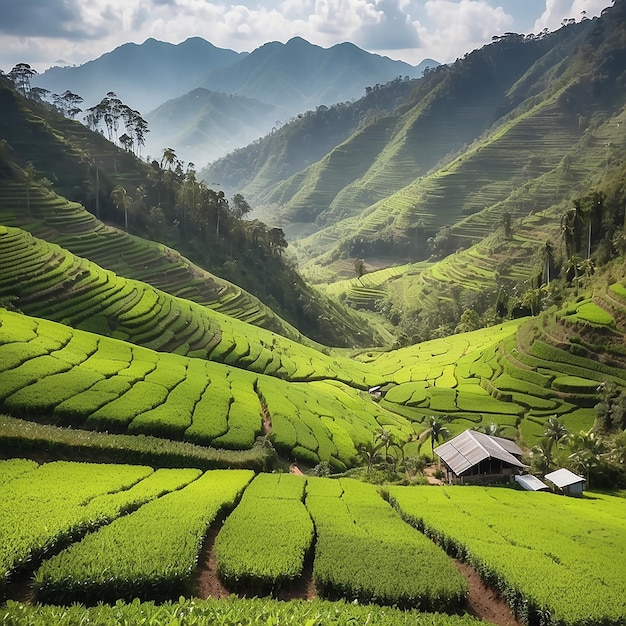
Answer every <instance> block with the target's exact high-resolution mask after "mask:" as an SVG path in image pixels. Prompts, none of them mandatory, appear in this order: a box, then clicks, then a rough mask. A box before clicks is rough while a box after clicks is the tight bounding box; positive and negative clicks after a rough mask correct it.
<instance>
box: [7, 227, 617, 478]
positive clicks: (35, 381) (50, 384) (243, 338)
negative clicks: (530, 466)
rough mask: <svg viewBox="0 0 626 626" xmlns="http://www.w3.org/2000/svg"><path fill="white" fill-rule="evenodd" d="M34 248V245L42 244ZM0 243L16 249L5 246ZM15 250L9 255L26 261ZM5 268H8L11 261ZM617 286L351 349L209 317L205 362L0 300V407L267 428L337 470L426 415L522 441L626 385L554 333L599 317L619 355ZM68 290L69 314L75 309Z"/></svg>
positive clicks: (574, 421) (585, 414) (586, 416)
mask: <svg viewBox="0 0 626 626" xmlns="http://www.w3.org/2000/svg"><path fill="white" fill-rule="evenodd" d="M11 233H13V234H14V235H16V236H21V235H20V231H13V230H12V229H5V233H4V235H0V236H6V237H9V236H10V235H11ZM31 247H32V250H31V253H35V254H36V253H37V251H38V250H40V246H38V245H35V246H31ZM2 249H3V250H9V251H11V250H12V248H11V246H10V245H9V246H3V247H2ZM21 249H22V248H21V247H20V246H18V247H16V248H15V250H21ZM45 249H46V251H47V252H48V253H51V254H53V255H54V254H55V253H57V252H58V249H57V250H55V249H51V248H49V247H48V248H45ZM17 256H18V259H17V261H16V262H18V263H20V264H23V263H25V262H24V260H23V257H22V256H21V255H20V254H18V255H17ZM42 258H43V259H45V260H46V261H42V262H41V266H42V267H46V268H48V269H49V270H50V274H51V275H52V276H54V275H55V266H54V264H53V263H51V262H50V260H49V258H48V257H47V256H45V255H43V257H42ZM72 258H73V259H75V257H72ZM63 259H65V257H63ZM59 266H63V261H62V262H61V263H60V264H59ZM78 267H79V268H80V267H83V266H81V265H80V263H78ZM6 268H7V269H6V271H7V272H9V274H10V272H11V264H7V265H6ZM21 275H22V276H23V279H22V280H21V281H19V289H20V290H22V291H24V294H25V300H24V302H23V304H25V305H28V292H29V290H31V291H32V290H34V289H35V286H36V285H39V287H40V288H41V282H40V281H39V280H38V278H39V277H38V274H37V273H36V271H35V270H33V271H32V272H31V275H30V276H29V274H28V273H22V274H21ZM56 275H63V273H60V274H59V273H57V274H56ZM44 276H46V279H48V277H47V274H45V275H44ZM50 280H52V279H50ZM138 285H139V284H138ZM617 285H620V283H616V284H615V285H612V286H611V288H610V289H609V290H607V292H606V296H605V298H602V297H600V296H598V297H594V299H593V301H591V300H589V301H585V300H583V301H581V302H579V303H577V305H576V306H574V308H572V309H565V310H564V311H563V312H562V313H561V314H560V317H558V318H557V319H559V320H560V322H558V323H557V324H556V325H555V326H554V327H549V326H548V327H545V328H543V327H542V326H538V325H535V324H532V323H530V322H528V323H526V324H523V322H522V321H514V322H508V323H506V324H502V325H500V326H497V327H492V328H488V329H484V330H481V331H475V332H473V333H465V334H461V335H456V336H452V337H449V338H446V339H441V340H434V341H429V342H425V343H422V344H419V345H417V346H412V347H410V348H405V349H402V350H396V351H394V352H389V353H381V352H376V351H368V352H362V353H360V354H355V355H354V358H352V359H350V360H349V359H345V358H340V357H335V358H333V357H332V356H327V355H324V354H322V353H319V352H315V351H313V350H311V349H308V348H305V347H303V346H300V345H298V344H291V343H289V344H287V343H286V342H288V340H286V339H284V338H279V337H274V338H273V339H272V342H271V343H270V342H269V341H268V340H267V338H264V339H262V338H261V337H264V336H263V333H266V332H267V331H263V330H262V329H258V328H256V327H253V326H251V327H248V328H247V329H244V328H243V326H240V327H237V325H241V324H242V323H241V322H238V321H236V320H231V319H230V318H220V319H219V327H218V326H217V324H216V325H215V327H214V330H213V335H212V336H215V335H218V336H219V337H220V340H219V342H217V340H215V341H213V344H214V345H213V348H212V349H210V350H207V352H206V353H204V354H205V355H206V356H208V358H209V359H210V360H209V361H207V360H204V359H203V360H199V359H196V358H189V357H185V356H183V355H177V354H172V353H162V352H161V353H159V352H154V351H151V350H149V349H147V348H145V347H140V346H138V345H136V344H129V343H125V342H122V341H120V340H117V339H114V338H109V337H104V336H98V335H93V334H89V333H85V332H82V331H80V330H74V329H72V328H70V327H67V326H63V325H59V324H55V323H53V322H50V321H47V320H43V319H38V318H29V317H25V316H21V315H18V314H15V313H10V312H7V311H5V312H3V313H2V314H1V315H0V320H1V322H2V326H1V327H0V355H1V356H2V359H1V360H0V388H1V389H2V393H0V408H1V409H2V410H3V411H5V412H7V413H9V414H10V415H14V416H17V417H24V418H27V419H31V420H35V421H41V422H44V423H45V422H47V423H53V424H59V425H72V426H78V427H82V428H85V427H88V428H91V429H96V430H106V431H109V432H116V433H124V434H145V435H156V436H160V437H166V438H173V439H178V440H180V439H183V440H186V441H189V442H193V443H198V444H202V445H210V446H212V447H214V448H222V449H228V450H250V449H251V448H252V447H253V444H254V441H255V439H256V438H257V437H258V436H259V435H263V434H267V433H268V432H271V433H272V437H273V440H274V444H275V446H276V449H277V450H278V452H279V453H280V454H282V455H285V456H287V457H292V458H296V459H298V460H299V461H301V462H303V463H305V464H307V465H311V466H312V465H316V464H317V463H319V462H320V461H328V462H330V463H331V466H333V467H334V468H335V469H336V470H342V469H345V468H346V467H351V466H353V465H354V464H355V463H357V460H358V454H357V452H358V449H359V447H360V446H361V445H365V444H367V443H368V441H371V440H372V438H373V437H374V436H375V435H376V433H378V432H379V431H380V429H381V428H384V429H386V430H388V431H389V432H390V433H391V434H392V435H393V437H394V439H395V440H396V441H398V442H400V443H401V442H408V441H410V439H411V438H413V437H414V436H415V435H417V434H419V432H421V430H422V429H423V426H422V422H423V421H424V419H425V418H427V417H429V416H431V415H435V416H439V417H441V418H442V419H444V420H445V421H446V422H448V426H449V430H450V432H451V433H452V434H456V433H458V432H460V431H462V430H464V429H465V428H468V427H470V428H476V427H478V426H481V427H486V426H489V425H490V424H492V423H495V424H499V425H500V426H501V427H502V430H503V433H504V435H505V436H509V437H511V438H516V439H519V440H521V441H522V442H523V443H526V444H527V445H528V446H529V447H530V446H532V445H533V444H534V443H535V442H536V440H537V439H538V438H540V437H541V436H542V433H543V430H544V424H545V421H546V419H547V418H548V417H549V416H551V415H559V416H560V417H561V421H562V423H563V424H564V425H566V427H567V428H569V429H570V430H572V431H574V432H577V431H578V430H580V429H588V428H589V427H590V426H591V425H592V423H593V415H594V414H593V409H592V407H593V405H594V404H595V402H596V397H597V388H598V385H600V384H601V383H603V382H607V381H610V382H614V383H615V384H617V385H619V386H624V385H625V384H626V374H625V370H624V368H623V367H621V366H619V365H611V364H610V361H609V362H607V363H602V362H599V361H597V360H593V359H591V358H590V357H589V356H585V355H577V354H575V353H573V352H572V351H570V350H568V349H564V348H567V345H563V346H562V347H559V345H558V342H559V339H558V337H556V338H555V333H558V332H560V331H559V329H562V331H566V330H567V327H572V329H574V330H575V329H576V327H578V326H580V325H581V324H582V325H583V326H585V325H587V324H588V323H589V320H588V319H587V318H589V317H593V319H594V320H595V322H594V324H595V326H596V327H598V326H600V327H606V328H608V329H609V330H610V332H612V333H613V334H614V335H615V338H614V341H615V350H616V352H615V354H614V355H613V356H612V357H611V358H613V360H615V359H616V358H619V345H623V336H624V334H623V328H622V327H621V326H618V325H617V323H616V322H615V320H616V319H623V316H624V311H625V310H626V306H624V305H623V304H622V301H621V300H620V299H619V298H620V296H619V293H620V292H619V289H620V287H619V286H617ZM146 293H147V294H154V295H151V297H152V298H153V300H152V303H153V304H152V306H150V305H148V304H142V302H144V299H143V298H142V299H141V300H139V302H140V306H143V307H144V308H143V311H145V312H144V313H143V314H142V315H144V316H147V315H149V314H154V312H155V311H157V310H158V307H157V306H156V303H157V301H158V296H157V295H156V294H157V292H156V291H148V292H146ZM609 294H611V295H609ZM146 297H148V296H147V295H144V298H146ZM607 298H610V304H611V306H612V307H613V308H612V309H611V311H612V313H611V312H610V311H609V310H608V307H609V304H607V302H608V301H607ZM68 302H69V300H68V299H66V302H65V307H66V308H64V309H63V313H64V314H65V316H67V315H68V312H69V311H71V310H72V309H71V307H68ZM176 302H180V303H183V304H184V301H179V300H176ZM23 304H22V301H21V300H20V306H23ZM186 306H191V305H189V304H188V303H187V304H186ZM603 307H607V308H603ZM76 310H79V309H78V308H77V309H76ZM601 312H602V313H601ZM214 315H217V314H214ZM119 319H121V320H124V319H125V318H124V316H123V315H121V316H120V317H119ZM134 319H137V320H141V319H142V318H141V316H136V317H133V316H129V317H128V320H129V321H127V322H126V324H127V325H128V327H129V328H132V324H131V323H130V322H132V320H134ZM542 319H543V320H544V321H545V322H547V321H549V320H550V319H551V318H550V317H544V318H542ZM520 324H523V325H522V326H520ZM560 325H565V326H560ZM603 325H604V326H603ZM139 327H141V325H139ZM252 329H254V330H253V331H252ZM252 332H254V334H256V335H257V337H259V339H258V340H257V342H253V337H254V335H253V334H252ZM605 344H606V342H604V344H603V345H605ZM300 355H301V356H300ZM609 356H610V355H609ZM377 385H381V386H382V391H383V398H382V399H380V401H378V402H377V401H375V399H374V398H373V397H372V396H370V394H368V393H366V391H365V390H366V389H367V388H368V387H370V386H377Z"/></svg>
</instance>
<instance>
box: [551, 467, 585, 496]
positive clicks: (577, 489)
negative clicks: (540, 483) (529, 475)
mask: <svg viewBox="0 0 626 626" xmlns="http://www.w3.org/2000/svg"><path fill="white" fill-rule="evenodd" d="M544 478H545V479H546V480H547V481H549V482H551V483H552V485H553V486H554V491H556V492H557V493H562V494H564V495H566V496H582V495H583V487H584V486H585V479H584V478H583V477H582V476H578V474H574V472H570V471H569V470H568V469H565V468H564V467H563V468H561V469H558V470H556V471H555V472H550V473H549V474H546V475H545V477H544Z"/></svg>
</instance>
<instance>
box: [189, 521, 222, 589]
mask: <svg viewBox="0 0 626 626" xmlns="http://www.w3.org/2000/svg"><path fill="white" fill-rule="evenodd" d="M220 528H221V524H213V525H212V527H211V528H210V529H209V532H208V533H207V536H206V537H205V539H204V543H203V544H202V550H201V551H200V556H199V557H198V569H197V571H196V580H195V582H196V594H197V596H198V597H199V598H202V599H203V600H205V599H206V598H228V596H230V595H231V593H230V591H228V589H226V587H224V585H223V584H222V581H221V580H220V579H219V577H218V575H217V562H216V560H215V549H214V547H215V538H216V537H217V533H218V532H219V531H220Z"/></svg>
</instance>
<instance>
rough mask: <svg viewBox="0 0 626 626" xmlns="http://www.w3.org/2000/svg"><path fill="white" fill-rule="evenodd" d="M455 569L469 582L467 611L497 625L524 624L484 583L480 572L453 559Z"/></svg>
mask: <svg viewBox="0 0 626 626" xmlns="http://www.w3.org/2000/svg"><path fill="white" fill-rule="evenodd" d="M453 560H454V564H455V565H456V567H457V569H458V570H459V572H461V574H463V576H465V578H467V582H468V583H469V594H468V597H467V612H468V613H469V614H470V615H474V616H475V617H478V618H480V619H482V620H485V621H486V622H491V623H492V624H497V626H524V625H523V624H522V622H520V621H519V620H518V619H517V618H516V617H515V615H513V612H512V611H511V608H510V607H509V605H508V604H507V603H506V602H505V601H504V599H503V598H502V597H501V596H500V595H499V594H498V592H497V591H495V589H492V588H491V587H488V586H487V585H485V583H484V581H483V579H482V578H481V577H480V574H479V573H478V572H477V571H476V570H475V569H474V568H473V567H472V566H471V565H468V564H467V563H463V562H462V561H459V560H457V559H453Z"/></svg>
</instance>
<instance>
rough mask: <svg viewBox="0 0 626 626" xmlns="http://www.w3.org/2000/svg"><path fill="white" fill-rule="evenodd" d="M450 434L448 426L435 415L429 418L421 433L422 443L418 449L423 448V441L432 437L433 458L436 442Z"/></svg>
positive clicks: (431, 449)
mask: <svg viewBox="0 0 626 626" xmlns="http://www.w3.org/2000/svg"><path fill="white" fill-rule="evenodd" d="M449 436H450V431H449V430H448V427H447V426H446V425H445V424H444V423H443V422H441V421H439V420H438V419H437V418H436V417H435V416H434V415H431V416H430V417H429V418H428V426H427V428H426V429H425V430H423V431H422V432H421V434H420V445H419V447H418V451H419V450H420V449H421V447H422V445H423V443H424V442H425V441H427V440H428V439H430V452H431V455H432V458H433V460H434V458H435V443H439V441H440V440H441V441H443V440H444V439H447V438H448V437H449Z"/></svg>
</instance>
